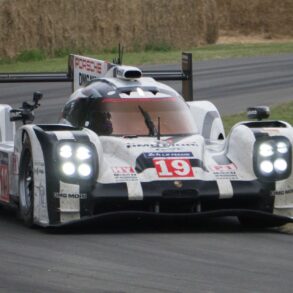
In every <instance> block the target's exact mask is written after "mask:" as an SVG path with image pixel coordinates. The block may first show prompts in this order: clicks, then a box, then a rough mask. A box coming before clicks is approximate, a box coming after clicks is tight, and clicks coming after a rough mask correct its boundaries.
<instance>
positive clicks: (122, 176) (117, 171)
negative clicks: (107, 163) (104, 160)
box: [111, 166, 137, 182]
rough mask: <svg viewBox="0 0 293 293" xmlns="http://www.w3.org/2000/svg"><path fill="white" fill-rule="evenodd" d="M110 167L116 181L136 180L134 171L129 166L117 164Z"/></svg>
mask: <svg viewBox="0 0 293 293" xmlns="http://www.w3.org/2000/svg"><path fill="white" fill-rule="evenodd" d="M111 169H112V172H113V175H114V178H115V181H116V182H125V181H137V176H136V172H135V171H134V168H133V167H131V166H118V167H112V168H111Z"/></svg>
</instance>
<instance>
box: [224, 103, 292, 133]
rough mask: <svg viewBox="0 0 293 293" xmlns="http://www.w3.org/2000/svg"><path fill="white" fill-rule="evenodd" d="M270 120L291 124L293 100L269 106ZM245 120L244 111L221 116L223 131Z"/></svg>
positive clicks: (227, 130) (227, 131)
mask: <svg viewBox="0 0 293 293" xmlns="http://www.w3.org/2000/svg"><path fill="white" fill-rule="evenodd" d="M269 119H270V120H283V121H286V122H288V123H290V124H292V125H293V102H289V103H284V104H280V105H278V106H274V107H271V116H270V118H269ZM245 120H247V117H246V113H238V114H234V115H230V116H224V117H223V123H224V127H225V131H226V133H227V134H228V133H229V131H230V129H231V128H232V126H233V125H235V124H236V123H238V122H240V121H245Z"/></svg>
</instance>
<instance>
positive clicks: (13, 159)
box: [11, 153, 18, 175]
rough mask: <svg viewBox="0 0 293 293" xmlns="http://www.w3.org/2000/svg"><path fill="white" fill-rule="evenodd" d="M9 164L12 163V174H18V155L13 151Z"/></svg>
mask: <svg viewBox="0 0 293 293" xmlns="http://www.w3.org/2000/svg"><path fill="white" fill-rule="evenodd" d="M11 165H12V173H13V174H14V175H17V174H18V156H17V154H15V153H13V154H12V156H11Z"/></svg>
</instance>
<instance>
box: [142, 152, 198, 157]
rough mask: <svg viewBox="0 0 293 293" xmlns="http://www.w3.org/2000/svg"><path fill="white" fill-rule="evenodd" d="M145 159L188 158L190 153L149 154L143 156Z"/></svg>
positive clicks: (190, 155)
mask: <svg viewBox="0 0 293 293" xmlns="http://www.w3.org/2000/svg"><path fill="white" fill-rule="evenodd" d="M143 155H144V157H145V158H190V157H193V155H192V152H164V153H163V152H149V153H144V154H143Z"/></svg>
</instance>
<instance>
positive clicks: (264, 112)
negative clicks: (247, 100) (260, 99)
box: [247, 106, 270, 121]
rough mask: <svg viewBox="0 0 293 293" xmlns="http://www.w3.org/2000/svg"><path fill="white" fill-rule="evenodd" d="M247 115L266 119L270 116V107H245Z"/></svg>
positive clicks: (250, 117)
mask: <svg viewBox="0 0 293 293" xmlns="http://www.w3.org/2000/svg"><path fill="white" fill-rule="evenodd" d="M247 117H248V119H257V120H258V121H261V120H262V119H267V118H269V117H270V108H269V107H268V106H257V107H249V108H247Z"/></svg>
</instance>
